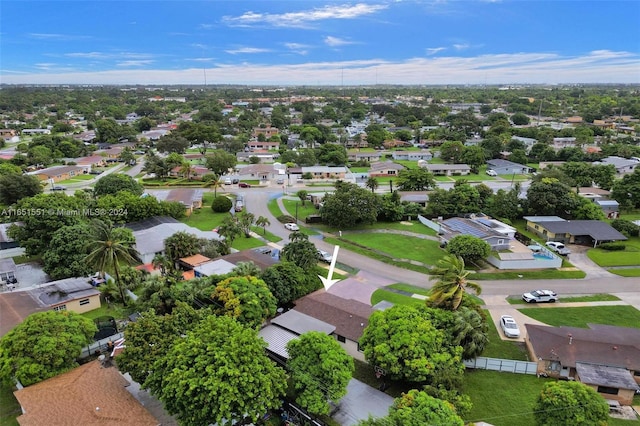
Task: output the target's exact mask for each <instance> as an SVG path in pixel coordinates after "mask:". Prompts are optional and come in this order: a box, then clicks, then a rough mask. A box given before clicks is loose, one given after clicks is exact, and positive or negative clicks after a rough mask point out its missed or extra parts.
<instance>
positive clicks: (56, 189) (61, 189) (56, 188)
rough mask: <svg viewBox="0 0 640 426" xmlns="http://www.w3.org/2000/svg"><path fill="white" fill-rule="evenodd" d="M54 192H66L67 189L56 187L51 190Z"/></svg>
mask: <svg viewBox="0 0 640 426" xmlns="http://www.w3.org/2000/svg"><path fill="white" fill-rule="evenodd" d="M51 190H52V191H66V190H67V188H66V187H64V186H54V187H53V188H51Z"/></svg>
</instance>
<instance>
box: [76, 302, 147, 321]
mask: <svg viewBox="0 0 640 426" xmlns="http://www.w3.org/2000/svg"><path fill="white" fill-rule="evenodd" d="M134 311H135V308H134V307H132V306H128V307H124V306H122V305H119V304H117V303H111V304H110V306H107V305H102V306H101V307H100V308H98V309H94V310H93V311H89V312H85V313H84V314H82V316H83V317H86V318H89V319H90V320H94V319H96V318H99V317H114V318H115V319H127V317H128V316H129V315H131V314H132V313H133V312H134Z"/></svg>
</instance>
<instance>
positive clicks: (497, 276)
mask: <svg viewBox="0 0 640 426" xmlns="http://www.w3.org/2000/svg"><path fill="white" fill-rule="evenodd" d="M586 275H587V274H586V273H585V272H583V271H559V270H557V269H544V270H540V271H520V270H518V271H502V272H479V273H477V274H473V275H472V276H471V279H474V280H478V281H481V280H517V279H523V280H527V279H528V280H551V279H580V278H584V277H585V276H586Z"/></svg>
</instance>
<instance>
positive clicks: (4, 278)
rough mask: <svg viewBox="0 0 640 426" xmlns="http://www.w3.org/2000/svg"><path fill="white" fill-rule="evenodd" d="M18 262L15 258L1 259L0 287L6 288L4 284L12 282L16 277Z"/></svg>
mask: <svg viewBox="0 0 640 426" xmlns="http://www.w3.org/2000/svg"><path fill="white" fill-rule="evenodd" d="M16 269H17V268H16V263H15V262H14V261H13V258H11V257H9V258H6V259H0V289H2V290H4V286H5V285H8V284H11V282H12V281H13V280H15V278H16Z"/></svg>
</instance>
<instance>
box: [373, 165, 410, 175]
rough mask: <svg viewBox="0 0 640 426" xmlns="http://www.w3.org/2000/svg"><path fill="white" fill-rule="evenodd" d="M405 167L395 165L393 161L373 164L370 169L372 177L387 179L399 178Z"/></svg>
mask: <svg viewBox="0 0 640 426" xmlns="http://www.w3.org/2000/svg"><path fill="white" fill-rule="evenodd" d="M404 169H405V167H404V166H403V165H401V164H398V163H394V162H393V161H379V162H377V163H373V164H372V165H371V168H370V169H369V176H370V177H386V176H398V173H400V171H401V170H404Z"/></svg>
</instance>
